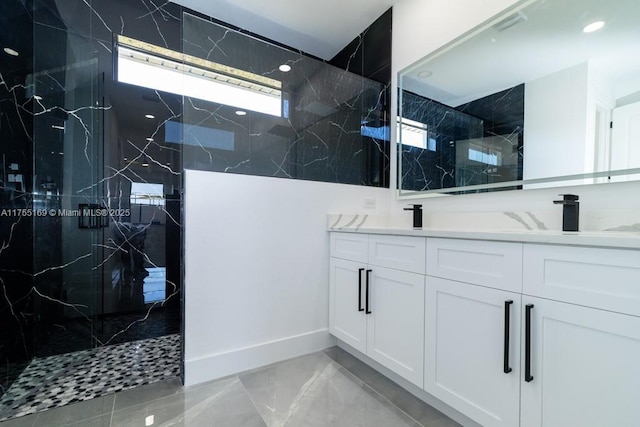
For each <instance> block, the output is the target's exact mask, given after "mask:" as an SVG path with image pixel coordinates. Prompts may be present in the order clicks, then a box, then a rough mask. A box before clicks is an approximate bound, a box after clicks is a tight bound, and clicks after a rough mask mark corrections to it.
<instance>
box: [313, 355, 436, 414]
mask: <svg viewBox="0 0 640 427" xmlns="http://www.w3.org/2000/svg"><path fill="white" fill-rule="evenodd" d="M326 356H327V357H329V358H330V359H331V360H334V361H335V362H336V363H337V364H338V365H340V367H341V368H342V369H344V371H346V372H348V373H349V374H350V375H351V376H352V377H354V378H357V379H358V381H360V382H361V383H362V385H364V386H365V387H367V388H368V389H370V390H371V391H373V392H374V393H375V394H377V395H378V396H380V397H381V398H382V399H384V400H385V401H386V402H387V403H388V404H389V405H391V406H392V407H394V408H396V409H397V410H398V411H400V412H401V413H403V414H404V415H406V416H407V418H409V419H410V420H412V421H413V422H415V423H416V424H417V425H419V426H421V427H427V426H425V425H424V424H422V423H421V422H419V421H418V420H416V419H415V418H413V417H412V416H411V415H409V414H408V413H407V412H406V411H405V410H403V409H402V408H400V407H398V406H397V405H396V404H395V403H393V402H392V401H391V400H389V398H387V397H386V396H385V395H383V394H382V393H380V392H379V391H378V390H376V389H375V388H373V387H372V386H370V385H369V384H368V383H367V382H366V381H365V380H364V379H362V378H360V377H359V376H357V375H356V374H355V373H354V372H352V371H351V370H350V369H348V368H347V367H346V366H344V365H343V364H342V363H340V362H338V361H337V360H335V359H332V358H331V357H330V356H329V355H326ZM360 363H363V364H364V362H360ZM381 375H382V374H381ZM385 378H387V377H385ZM389 381H392V380H391V379H389ZM394 384H395V383H394ZM399 387H400V386H399ZM403 390H404V389H403ZM405 391H406V390H405ZM407 393H409V392H408V391H407ZM409 394H410V393H409ZM424 404H425V405H428V403H426V402H424ZM434 421H435V420H434Z"/></svg>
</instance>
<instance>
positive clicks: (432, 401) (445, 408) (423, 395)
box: [337, 340, 482, 427]
mask: <svg viewBox="0 0 640 427" xmlns="http://www.w3.org/2000/svg"><path fill="white" fill-rule="evenodd" d="M337 342H338V347H340V348H341V349H343V350H344V351H346V352H347V353H349V354H351V355H352V356H353V357H355V358H356V359H359V360H360V361H362V362H363V363H365V364H367V365H369V366H371V367H372V368H373V369H375V370H376V371H378V372H380V373H381V374H382V375H384V376H385V377H387V378H389V379H390V380H391V381H393V382H394V383H396V384H398V385H399V386H400V387H402V388H403V389H405V390H407V391H408V392H409V393H411V394H413V395H414V396H415V397H417V398H418V399H420V400H422V401H423V402H425V403H427V404H428V405H431V406H433V407H434V408H436V409H437V410H438V411H440V412H442V413H443V414H445V415H446V416H447V417H449V418H451V419H452V420H454V421H456V422H457V423H459V424H462V425H463V426H465V427H482V426H481V425H480V424H478V423H476V422H475V421H473V420H471V418H469V417H467V416H466V415H464V414H461V413H460V412H458V411H456V410H455V409H453V408H452V407H451V406H449V405H447V404H446V403H444V402H442V401H441V400H439V399H438V398H436V397H434V396H432V395H430V394H429V393H427V392H426V391H424V390H422V389H421V388H419V387H417V386H416V385H415V384H412V383H410V382H409V381H407V380H405V379H404V378H402V377H401V376H399V375H398V374H396V373H394V372H393V371H391V370H390V369H388V368H386V367H384V366H382V365H381V364H379V363H378V362H376V361H375V360H373V359H371V358H370V357H368V356H367V355H365V354H362V353H360V352H359V351H358V350H356V349H354V348H353V347H351V346H350V345H349V344H346V343H345V342H343V341H341V340H337Z"/></svg>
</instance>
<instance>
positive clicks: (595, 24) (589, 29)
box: [582, 21, 604, 33]
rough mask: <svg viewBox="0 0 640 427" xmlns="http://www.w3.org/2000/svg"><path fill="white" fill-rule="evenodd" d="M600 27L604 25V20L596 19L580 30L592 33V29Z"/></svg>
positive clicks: (596, 29) (595, 29)
mask: <svg viewBox="0 0 640 427" xmlns="http://www.w3.org/2000/svg"><path fill="white" fill-rule="evenodd" d="M602 27H604V21H596V22H592V23H591V24H589V25H585V27H584V28H583V29H582V31H583V32H585V33H593V32H594V31H598V30H600V29H602Z"/></svg>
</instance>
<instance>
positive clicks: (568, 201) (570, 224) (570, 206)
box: [553, 194, 580, 231]
mask: <svg viewBox="0 0 640 427" xmlns="http://www.w3.org/2000/svg"><path fill="white" fill-rule="evenodd" d="M560 195H561V196H563V198H562V200H554V201H553V203H554V204H556V205H562V231H578V228H579V227H578V224H579V220H580V218H579V217H580V202H579V201H578V196H577V195H575V194H560Z"/></svg>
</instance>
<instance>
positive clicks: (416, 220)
mask: <svg viewBox="0 0 640 427" xmlns="http://www.w3.org/2000/svg"><path fill="white" fill-rule="evenodd" d="M411 206H413V207H411V208H404V210H405V211H413V228H422V205H411Z"/></svg>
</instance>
